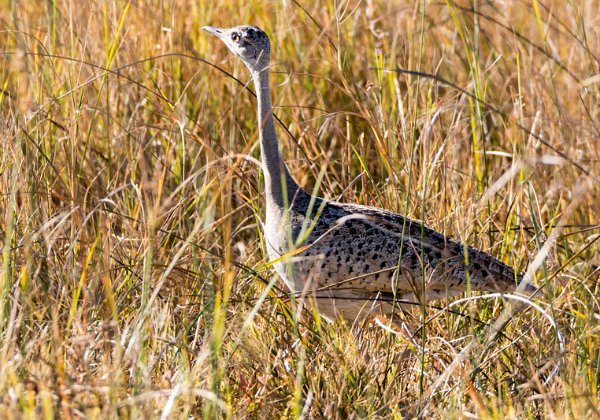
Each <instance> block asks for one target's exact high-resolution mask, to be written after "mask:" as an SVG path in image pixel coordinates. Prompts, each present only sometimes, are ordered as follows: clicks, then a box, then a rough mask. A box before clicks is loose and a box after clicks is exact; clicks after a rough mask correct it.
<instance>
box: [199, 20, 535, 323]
mask: <svg viewBox="0 0 600 420" xmlns="http://www.w3.org/2000/svg"><path fill="white" fill-rule="evenodd" d="M202 29H203V30H204V31H206V32H208V33H210V34H212V35H214V36H216V37H217V38H219V39H220V40H221V41H222V42H223V43H224V44H225V45H226V46H227V47H228V48H229V50H231V52H233V54H234V55H236V56H237V57H239V58H240V59H241V60H242V61H243V63H244V64H245V65H246V67H247V68H248V69H249V71H250V74H251V76H252V81H253V83H254V86H255V89H256V96H257V102H258V114H257V117H258V124H259V142H260V153H261V163H262V171H263V173H264V182H265V190H264V191H265V200H266V201H265V208H266V217H265V222H264V224H263V229H264V238H265V245H266V250H267V254H268V256H269V258H270V261H272V262H273V266H274V268H275V270H276V272H277V273H278V274H279V276H280V277H281V278H282V279H283V281H284V283H285V285H286V286H287V288H288V289H289V290H290V291H291V292H292V294H293V295H294V296H295V297H296V298H297V299H307V300H309V301H310V302H311V304H313V305H315V306H316V309H317V311H318V312H319V314H321V315H323V316H324V317H325V318H326V319H329V320H335V319H336V318H343V319H346V320H347V321H348V322H353V321H355V320H357V319H359V318H362V317H364V316H367V315H371V316H380V315H383V316H388V317H389V316H390V315H391V316H393V314H394V313H398V311H399V310H404V309H405V308H406V307H407V305H410V304H411V303H412V304H422V302H426V301H427V300H429V299H444V298H448V297H451V296H455V295H457V294H460V293H462V292H464V291H466V290H467V289H468V288H470V289H471V290H473V291H488V292H501V293H508V292H515V291H517V290H518V291H519V292H524V293H535V292H536V291H537V288H536V287H535V286H534V285H533V284H531V283H530V282H528V281H527V280H525V281H524V276H523V274H521V273H518V272H517V271H515V270H514V269H513V268H511V267H510V266H508V265H507V264H505V263H503V262H502V261H500V260H498V259H496V258H494V257H493V256H491V255H489V254H488V253H486V252H483V251H481V250H479V249H476V248H474V247H471V246H469V245H466V244H463V243H461V242H459V241H457V240H454V239H452V238H450V237H447V236H445V235H443V234H441V233H439V232H437V231H435V230H433V229H431V228H429V227H427V226H425V225H424V224H423V223H422V222H419V221H417V220H413V219H410V218H408V217H405V216H403V215H401V214H398V213H394V212H391V211H388V210H385V209H381V208H376V207H368V206H363V205H358V204H351V203H341V202H337V201H332V200H328V199H325V198H322V197H317V196H315V195H311V194H309V193H308V192H307V191H306V190H304V189H303V188H302V187H300V186H299V185H298V183H297V182H296V181H295V180H294V178H293V177H292V176H291V174H290V171H289V169H288V167H287V165H286V164H285V161H284V160H283V157H282V154H281V151H280V148H279V140H278V138H277V133H276V130H275V120H274V115H273V107H272V105H271V93H270V82H269V78H270V75H269V73H270V71H269V68H270V60H271V42H270V39H269V36H268V35H267V34H266V33H265V32H264V31H263V30H262V29H260V28H259V27H257V26H254V25H242V26H235V27H231V28H217V27H213V26H205V27H203V28H202ZM521 282H523V284H522V285H520V287H519V286H518V285H519V284H520V283H521Z"/></svg>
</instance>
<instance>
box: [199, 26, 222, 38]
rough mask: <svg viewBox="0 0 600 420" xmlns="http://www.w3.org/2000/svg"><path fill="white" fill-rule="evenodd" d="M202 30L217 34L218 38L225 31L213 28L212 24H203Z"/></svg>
mask: <svg viewBox="0 0 600 420" xmlns="http://www.w3.org/2000/svg"><path fill="white" fill-rule="evenodd" d="M202 30H203V31H206V32H208V33H209V34H213V35H215V36H218V37H219V38H221V37H222V36H223V33H224V32H225V31H224V30H223V29H221V28H215V27H214V26H203V27H202Z"/></svg>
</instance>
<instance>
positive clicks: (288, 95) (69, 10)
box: [0, 0, 600, 418]
mask: <svg viewBox="0 0 600 420" xmlns="http://www.w3.org/2000/svg"><path fill="white" fill-rule="evenodd" d="M326 3H327V4H326ZM0 4H1V5H2V8H1V10H2V11H1V12H0V22H1V26H0V29H2V31H0V42H1V45H2V46H1V51H2V58H1V60H0V75H1V76H0V88H1V89H2V90H1V91H0V104H1V119H0V125H1V128H0V129H1V130H2V139H3V147H2V150H1V151H0V186H1V187H0V188H1V191H2V194H1V196H0V211H1V213H2V215H3V222H2V224H1V232H0V236H1V237H2V238H3V246H2V252H3V262H2V265H1V267H2V268H1V271H0V272H1V273H2V276H1V279H0V318H1V319H0V346H1V351H0V413H2V414H1V415H2V416H3V417H12V416H14V417H20V416H21V415H24V416H28V417H42V416H44V417H64V418H70V417H80V416H85V417H100V416H102V417H106V416H108V417H117V416H124V417H140V416H144V417H146V416H151V417H158V416H159V415H163V416H171V417H181V418H184V417H201V416H206V417H213V416H231V417H244V416H251V417H258V416H267V418H271V417H280V416H283V417H296V416H314V417H327V418H335V417H337V418H345V417H398V416H400V415H403V416H407V417H413V416H428V417H429V416H434V417H444V418H447V417H469V416H478V417H484V418H505V417H506V416H508V417H533V418H539V417H567V418H593V417H597V416H600V406H599V402H598V390H599V376H600V375H599V372H600V351H599V349H600V347H599V338H598V337H599V334H600V304H599V302H598V297H599V296H600V286H599V284H598V278H599V275H598V273H599V269H598V266H599V265H600V259H599V255H600V253H599V246H598V244H599V242H600V241H599V238H600V228H599V225H598V223H600V221H599V214H600V194H599V192H600V189H599V185H600V164H599V161H600V127H599V121H600V118H599V117H600V106H599V105H600V101H599V99H600V89H599V88H600V79H599V76H598V75H599V74H600V61H599V60H600V42H599V41H600V31H599V29H598V28H600V21H599V20H600V15H599V14H598V10H599V8H600V4H599V2H598V1H595V0H585V1H580V2H564V3H559V2H551V1H548V0H544V1H538V0H533V1H525V0H510V1H505V2H484V1H478V0H473V1H471V2H467V1H461V2H453V1H447V2H420V1H412V2H408V1H397V2H385V1H377V0H373V1H371V0H369V1H363V2H357V1H352V2H346V1H342V2H337V3H335V6H334V2H308V3H307V2H295V1H284V2H282V3H266V2H259V1H252V2H234V1H231V0H224V1H220V2H204V1H199V2H197V1H187V0H171V1H162V0H157V1H152V2H151V1H143V0H140V1H130V2H127V1H123V0H103V1H99V2H95V1H79V2H77V1H74V0H56V1H47V2H25V1H17V0H4V1H2V2H1V3H0ZM246 22H251V23H255V24H258V25H260V26H262V27H263V28H264V29H266V30H267V31H268V32H269V34H271V37H272V40H273V41H272V43H273V50H274V53H273V56H274V57H273V58H274V60H275V63H274V66H273V71H275V72H277V74H275V75H274V83H273V90H274V104H275V105H276V107H277V108H276V112H277V114H278V116H279V118H280V119H281V121H282V126H281V127H280V128H279V133H280V137H281V140H282V143H283V148H284V153H285V155H286V158H287V161H288V162H289V164H290V166H291V168H292V170H293V173H294V175H295V177H296V178H297V180H298V181H299V182H300V183H301V184H302V185H304V186H306V187H307V188H308V189H309V190H310V189H311V188H312V186H313V185H315V182H316V180H317V178H318V177H319V174H320V173H323V174H324V177H323V181H322V184H321V188H320V191H319V193H320V194H322V195H324V196H327V197H331V198H337V197H340V198H341V199H342V200H344V201H348V202H358V203H362V204H370V205H377V206H383V207H386V208H388V209H391V210H396V211H399V212H403V213H405V214H407V215H409V216H412V217H415V218H419V219H421V220H424V221H425V222H426V223H427V224H428V225H429V226H431V227H433V228H436V229H437V230H439V231H442V232H444V233H446V234H448V235H451V236H453V237H456V238H460V239H462V240H464V241H467V242H468V243H470V244H472V245H475V246H478V247H481V248H483V249H486V250H488V251H489V252H491V253H492V254H493V255H496V256H498V257H499V258H502V259H503V260H504V261H506V262H508V263H510V264H513V265H514V266H516V267H519V268H520V269H525V268H526V267H527V266H528V264H529V263H531V262H533V261H535V260H536V257H538V256H540V252H543V251H546V250H547V251H549V252H548V255H547V258H545V259H544V260H543V262H542V260H541V259H540V258H538V261H539V262H540V264H539V266H538V269H537V270H536V272H535V276H536V282H537V283H538V284H540V285H543V288H542V293H541V294H540V296H538V298H539V300H537V303H538V304H539V305H541V307H542V308H543V310H545V313H546V315H547V316H548V317H549V318H550V319H551V320H553V322H556V324H557V325H558V327H559V330H560V331H561V333H562V335H563V338H564V350H563V351H562V352H561V351H560V350H559V343H558V341H557V331H556V330H555V329H554V328H553V327H552V325H551V323H550V322H549V321H548V319H547V318H546V317H544V314H542V313H540V312H539V311H535V310H532V309H530V308H529V309H527V310H523V311H521V312H519V313H518V314H516V315H515V316H513V317H512V319H510V322H508V325H506V327H505V328H504V329H503V330H502V333H501V334H500V335H494V334H492V332H490V328H489V327H486V324H487V325H493V324H494V322H495V320H496V319H497V318H498V317H500V316H501V314H502V313H503V308H504V307H505V306H506V305H505V304H503V302H502V301H500V300H498V299H491V298H490V299H482V300H477V301H467V302H464V303H460V304H458V305H455V306H453V307H452V308H451V309H448V308H446V307H445V302H432V304H433V306H432V307H430V308H426V310H425V311H424V312H421V311H420V310H415V311H414V312H413V313H412V314H411V316H410V317H407V318H406V319H404V320H401V322H400V324H401V326H400V327H399V328H400V329H401V330H400V331H397V332H396V333H390V332H386V331H385V330H384V329H382V328H380V327H379V326H377V325H375V324H370V323H364V324H363V325H354V326H347V325H345V324H343V323H337V324H335V325H329V324H326V323H322V322H321V321H320V320H319V319H318V317H317V319H316V320H312V317H310V316H307V315H302V316H300V317H298V311H296V310H295V308H294V307H293V305H292V306H290V305H289V304H288V303H287V299H285V294H284V293H282V292H280V291H278V290H277V289H272V290H271V292H269V293H267V291H268V289H265V285H266V284H269V283H272V284H273V282H275V284H278V283H277V279H276V278H275V277H274V276H275V274H274V273H273V272H272V271H271V270H270V269H269V268H268V267H267V266H266V265H265V262H266V260H265V252H264V246H263V245H264V244H263V243H262V242H261V234H260V223H259V221H260V219H261V218H262V215H263V209H262V199H261V196H260V192H261V191H262V185H261V181H260V171H259V170H258V168H257V166H256V165H255V164H254V163H253V161H252V160H248V159H246V156H248V155H251V156H253V157H255V158H258V157H259V156H258V147H257V143H256V140H257V123H256V117H255V109H254V107H255V102H254V97H253V96H252V95H251V94H250V93H249V92H248V91H247V90H245V89H244V84H245V83H246V82H247V81H248V79H249V77H248V74H247V73H246V71H245V69H244V68H243V66H242V64H241V63H240V62H239V61H237V60H235V59H233V57H231V56H230V54H229V53H228V52H227V51H226V50H225V48H224V47H223V46H222V45H220V44H218V43H216V42H215V39H214V38H212V37H209V36H207V35H205V34H204V33H202V32H201V31H200V27H201V26H202V25H205V24H214V25H222V26H232V25H235V24H240V23H246ZM395 69H404V70H412V71H420V72H424V73H427V74H429V75H436V76H437V79H436V78H432V77H427V76H426V75H421V76H419V75H415V74H409V73H406V72H403V71H399V72H396V71H389V70H395ZM232 75H235V77H237V79H235V78H234V77H233V76H232ZM441 79H443V80H441ZM445 81H447V82H450V83H446V82H445ZM349 185H350V187H348V186H349ZM545 243H548V244H549V245H552V246H550V247H547V248H543V245H544V244H545ZM542 255H543V254H542ZM261 296H263V297H264V296H266V299H264V300H260V298H261ZM290 308H291V310H290ZM453 362H454V363H453ZM556 366H560V369H559V370H558V372H557V373H556V374H555V375H551V372H553V369H554V368H555V367H556Z"/></svg>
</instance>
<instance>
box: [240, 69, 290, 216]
mask: <svg viewBox="0 0 600 420" xmlns="http://www.w3.org/2000/svg"><path fill="white" fill-rule="evenodd" d="M252 78H253V79H254V85H255V86H256V95H257V97H258V123H259V125H260V153H261V158H262V166H263V171H264V177H265V189H266V194H267V205H269V204H275V205H276V206H277V207H280V208H281V207H283V206H284V205H285V204H288V205H289V204H290V200H291V199H293V197H294V195H295V193H296V191H297V190H298V189H299V188H300V187H298V184H296V181H294V179H293V178H292V177H291V175H290V173H289V171H288V168H287V166H286V165H285V162H284V161H283V158H282V157H281V153H280V152H279V141H278V140H277V134H276V133H275V119H274V118H273V108H272V107H271V94H270V92H269V69H268V68H266V69H264V70H262V71H259V72H253V73H252ZM284 191H286V193H287V194H286V195H287V197H289V200H286V201H287V203H286V201H284V198H283V197H284Z"/></svg>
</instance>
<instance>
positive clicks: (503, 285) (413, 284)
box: [267, 193, 535, 319]
mask: <svg viewBox="0 0 600 420" xmlns="http://www.w3.org/2000/svg"><path fill="white" fill-rule="evenodd" d="M292 203H293V204H292V206H291V209H290V210H289V213H288V214H287V216H286V217H283V218H282V219H281V223H280V224H279V226H278V228H277V229H273V230H272V231H271V233H270V234H267V241H268V244H269V253H270V255H271V258H280V257H281V256H282V255H285V254H287V255H288V257H287V258H284V259H283V261H282V262H280V263H278V264H277V265H276V267H277V270H278V272H279V273H280V274H281V275H282V277H283V278H284V280H285V282H286V283H287V285H288V287H289V288H290V289H291V290H292V291H293V292H295V293H296V294H298V295H303V296H313V297H316V298H317V300H318V306H319V309H320V310H321V312H323V313H325V314H326V315H329V316H332V317H333V316H336V315H343V316H345V317H346V318H348V319H354V318H355V317H356V316H357V315H358V313H359V312H368V311H371V310H375V311H377V312H390V311H391V310H392V308H391V305H389V303H388V302H389V301H390V300H405V299H407V298H408V299H410V300H414V298H415V297H422V296H423V293H422V291H423V290H425V291H426V292H425V294H426V296H427V298H428V299H431V298H443V297H449V296H453V295H456V294H459V293H461V292H463V291H465V290H467V287H468V285H470V288H471V289H472V290H482V291H498V292H509V291H513V290H515V288H516V286H517V284H518V283H519V282H520V280H521V276H520V275H518V274H516V273H515V271H514V270H513V269H512V268H510V267H509V266H507V265H506V264H504V263H503V262H501V261H499V260H498V259H496V258H494V257H492V256H491V255H489V254H487V253H485V252H482V251H479V250H477V249H475V248H472V247H470V246H465V245H463V244H461V243H459V242H457V241H455V240H453V239H450V238H448V237H446V236H444V235H442V234H441V233H438V232H436V231H435V230H433V229H430V228H428V227H426V226H424V225H423V224H421V223H419V222H416V221H414V220H411V219H409V218H406V217H404V216H402V215H399V214H396V213H392V212H389V211H386V210H381V209H377V208H372V207H365V206H359V205H354V204H342V203H336V202H331V201H326V200H323V199H319V198H313V197H311V196H310V195H308V194H306V193H303V195H300V196H298V195H297V196H296V197H295V198H294V199H293V201H292ZM290 239H292V240H293V241H294V242H295V244H294V245H293V246H292V247H290V246H289V242H290ZM290 248H292V249H295V251H292V252H289V250H290ZM467 262H468V263H467ZM286 264H287V265H286ZM534 289H535V288H532V289H530V291H532V290H534Z"/></svg>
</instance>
